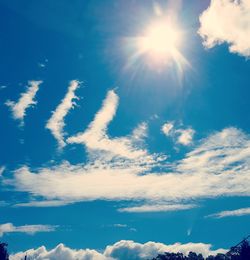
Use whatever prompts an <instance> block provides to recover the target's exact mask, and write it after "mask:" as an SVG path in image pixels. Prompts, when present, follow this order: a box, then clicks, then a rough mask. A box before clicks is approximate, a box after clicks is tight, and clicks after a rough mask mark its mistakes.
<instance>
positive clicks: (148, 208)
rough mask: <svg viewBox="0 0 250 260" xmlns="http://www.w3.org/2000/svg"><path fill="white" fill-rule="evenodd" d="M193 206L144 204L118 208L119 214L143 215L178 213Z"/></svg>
mask: <svg viewBox="0 0 250 260" xmlns="http://www.w3.org/2000/svg"><path fill="white" fill-rule="evenodd" d="M196 207H197V205H195V204H172V205H171V204H144V205H141V206H136V207H127V208H120V209H119V211H120V212H131V213H143V212H163V211H177V210H178V211H179V210H187V209H192V208H196Z"/></svg>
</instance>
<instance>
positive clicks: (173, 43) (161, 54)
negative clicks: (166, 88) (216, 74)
mask: <svg viewBox="0 0 250 260" xmlns="http://www.w3.org/2000/svg"><path fill="white" fill-rule="evenodd" d="M184 36H185V34H184V32H183V31H182V29H181V28H180V27H179V26H178V23H177V21H176V19H174V18H173V17H171V16H160V17H158V18H156V19H155V20H153V21H151V22H150V23H148V24H146V25H145V27H144V28H142V29H141V32H140V33H138V34H137V35H136V36H134V37H130V38H127V42H128V44H127V45H129V46H132V48H130V49H131V50H132V52H131V55H129V56H128V60H127V63H126V66H125V68H126V69H127V68H129V69H132V70H138V69H140V68H142V69H143V70H144V69H145V68H149V69H150V70H152V71H156V72H164V71H165V69H166V68H168V69H169V68H174V69H175V71H176V72H177V74H178V76H180V78H181V77H182V75H183V71H184V68H185V67H186V66H190V65H189V62H188V61H187V60H186V58H185V57H184V55H183V54H182V47H183V42H184Z"/></svg>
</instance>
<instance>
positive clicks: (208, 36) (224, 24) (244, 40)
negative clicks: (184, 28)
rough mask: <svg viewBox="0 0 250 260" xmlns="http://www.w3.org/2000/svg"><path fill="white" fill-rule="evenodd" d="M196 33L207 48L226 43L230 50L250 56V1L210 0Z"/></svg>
mask: <svg viewBox="0 0 250 260" xmlns="http://www.w3.org/2000/svg"><path fill="white" fill-rule="evenodd" d="M198 33H199V34H200V35H201V37H202V38H203V44H204V46H205V47H207V48H212V47H214V46H215V45H219V44H222V43H227V44H228V45H229V50H230V52H233V53H238V54H240V55H243V56H246V57H249V56H250V37H249V35H250V1H249V0H241V1H238V0H234V1H232V0H211V3H210V6H209V7H208V8H207V9H206V10H205V11H204V12H203V13H202V14H201V16H200V28H199V31H198Z"/></svg>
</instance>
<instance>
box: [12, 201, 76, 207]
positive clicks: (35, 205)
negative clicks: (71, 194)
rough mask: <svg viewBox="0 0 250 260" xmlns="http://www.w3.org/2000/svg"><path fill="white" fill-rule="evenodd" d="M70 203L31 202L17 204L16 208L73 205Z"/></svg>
mask: <svg viewBox="0 0 250 260" xmlns="http://www.w3.org/2000/svg"><path fill="white" fill-rule="evenodd" d="M71 203H72V202H70V201H68V202H67V201H60V200H44V201H30V202H25V203H17V204H15V205H14V207H41V208H46V207H60V206H65V205H68V204H71Z"/></svg>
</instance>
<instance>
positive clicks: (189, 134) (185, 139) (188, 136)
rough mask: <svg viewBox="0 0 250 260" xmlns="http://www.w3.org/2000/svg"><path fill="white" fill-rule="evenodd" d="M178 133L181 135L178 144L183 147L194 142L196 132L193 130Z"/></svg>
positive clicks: (182, 130)
mask: <svg viewBox="0 0 250 260" xmlns="http://www.w3.org/2000/svg"><path fill="white" fill-rule="evenodd" d="M176 133H177V134H179V135H178V137H177V142H178V143H179V144H182V145H189V144H191V143H192V141H193V136H194V134H195V131H194V130H193V129H192V128H188V129H178V130H176Z"/></svg>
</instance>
